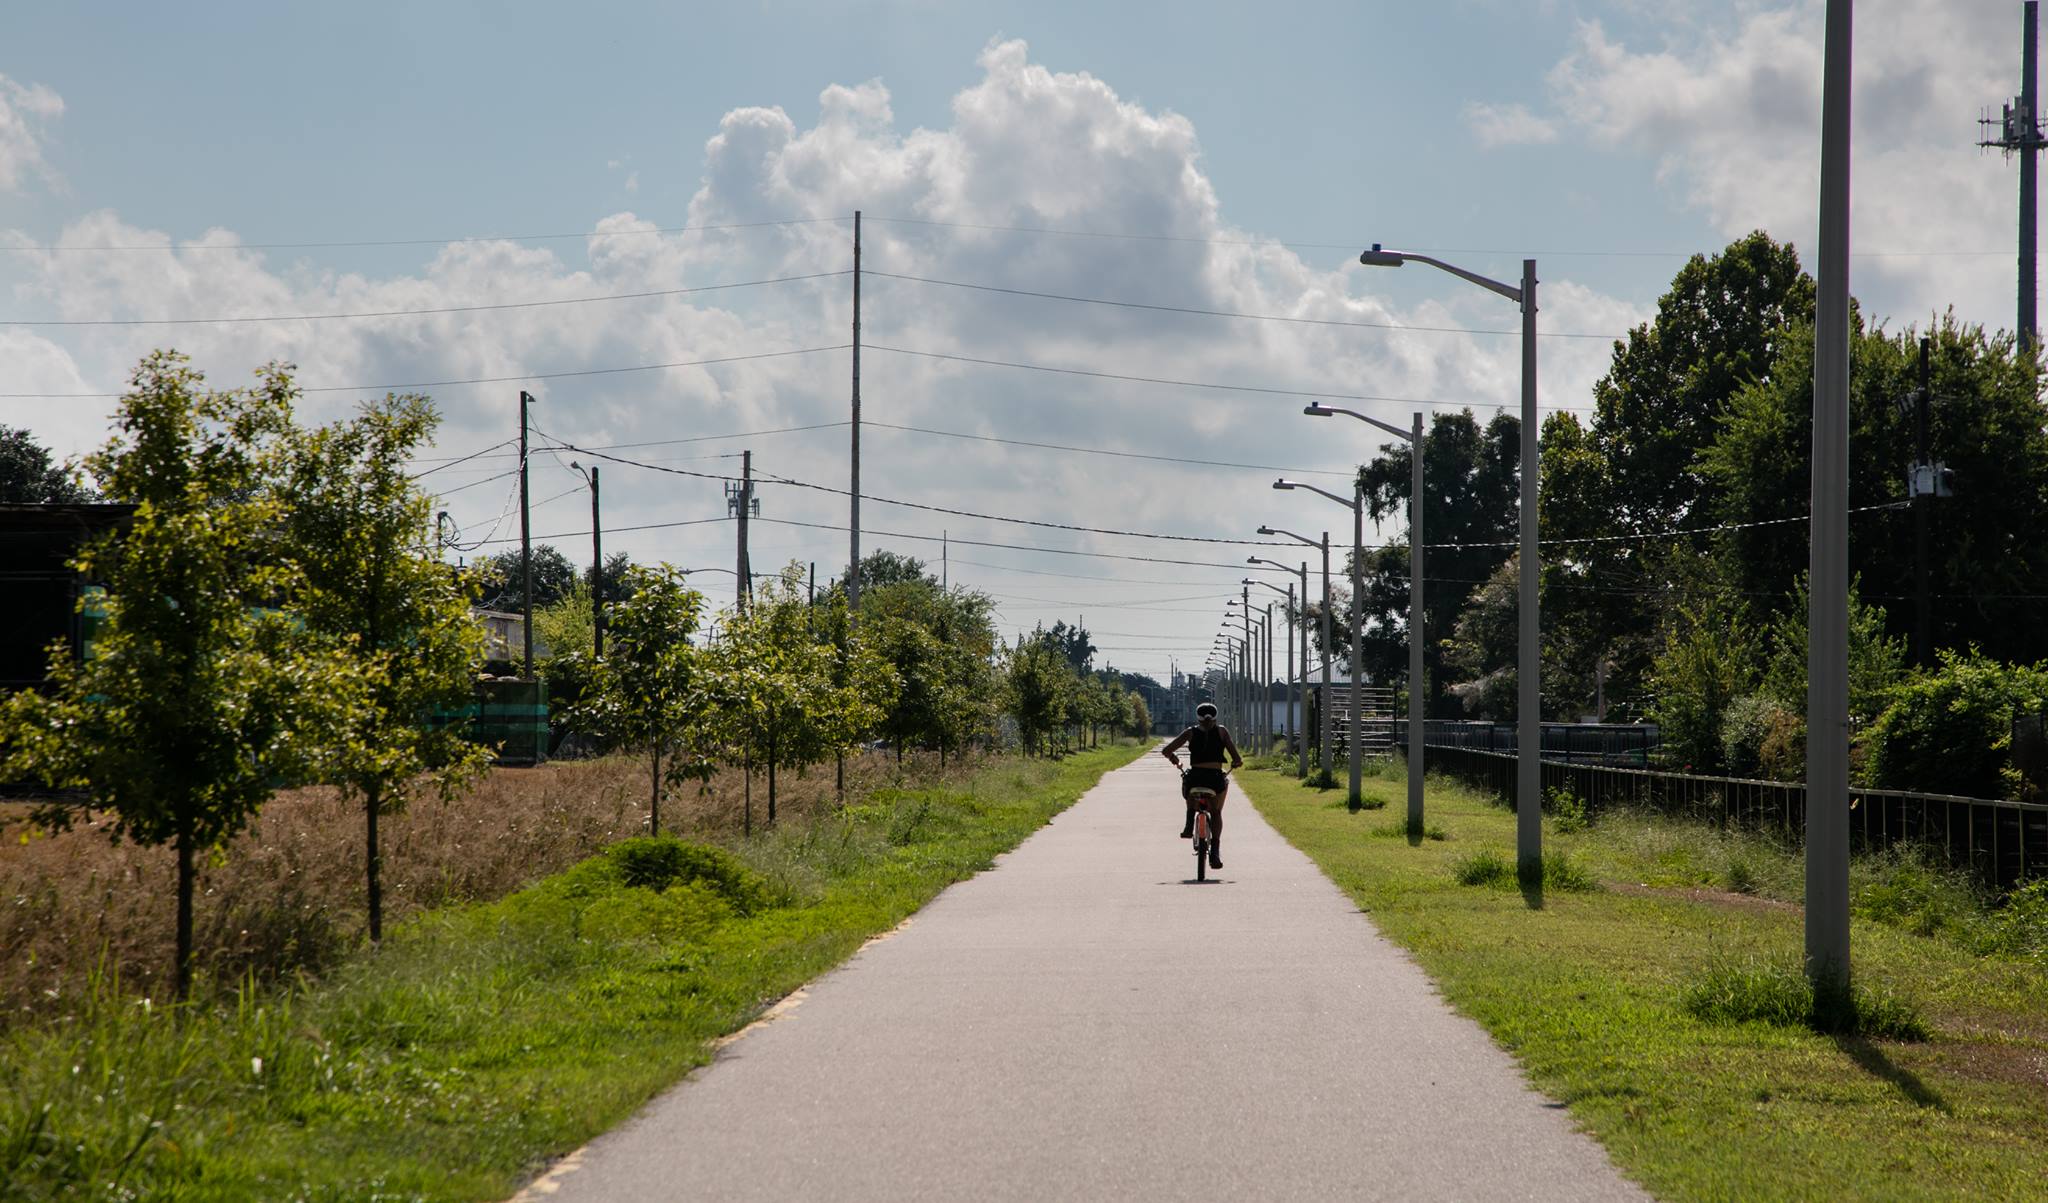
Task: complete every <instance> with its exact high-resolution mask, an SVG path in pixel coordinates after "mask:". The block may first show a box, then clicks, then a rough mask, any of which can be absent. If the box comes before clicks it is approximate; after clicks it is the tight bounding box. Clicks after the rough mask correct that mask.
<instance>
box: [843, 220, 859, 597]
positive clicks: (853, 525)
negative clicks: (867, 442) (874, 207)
mask: <svg viewBox="0 0 2048 1203" xmlns="http://www.w3.org/2000/svg"><path fill="white" fill-rule="evenodd" d="M852 455H853V483H852V484H851V485H850V486H849V489H848V491H849V492H850V493H851V494H852V500H851V509H850V512H849V513H848V515H847V531H848V534H847V545H846V621H847V623H848V624H852V623H853V622H854V621H856V616H857V615H858V614H859V613H860V210H859V209H855V210H854V211H853V450H852Z"/></svg>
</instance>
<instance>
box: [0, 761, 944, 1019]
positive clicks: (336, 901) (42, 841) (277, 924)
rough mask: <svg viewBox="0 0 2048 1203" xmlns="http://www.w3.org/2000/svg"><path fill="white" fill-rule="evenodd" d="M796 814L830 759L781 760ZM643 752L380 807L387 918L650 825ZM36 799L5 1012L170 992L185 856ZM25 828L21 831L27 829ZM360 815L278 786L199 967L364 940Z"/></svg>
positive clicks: (497, 886)
mask: <svg viewBox="0 0 2048 1203" xmlns="http://www.w3.org/2000/svg"><path fill="white" fill-rule="evenodd" d="M968 769H969V766H965V765H961V764H960V763H958V762H957V761H956V762H955V763H954V764H953V765H952V766H950V767H949V768H948V769H947V770H945V771H944V772H943V773H942V772H941V770H940V769H939V767H938V765H937V762H936V759H935V758H930V757H918V756H913V757H911V758H909V759H907V760H906V761H905V763H904V765H903V767H902V769H901V770H900V771H899V769H898V768H897V765H896V761H895V759H894V757H893V756H889V755H884V754H867V755H862V756H854V757H850V758H849V759H848V761H847V795H848V800H849V801H854V800H858V799H859V798H861V797H864V796H865V795H866V794H867V793H868V792H870V791H871V790H873V789H874V788H876V787H878V786H886V785H893V784H897V783H903V784H911V783H916V784H930V783H932V782H933V781H935V780H937V779H939V778H940V777H942V776H944V777H957V776H961V775H964V773H965V772H967V771H968ZM778 784H779V788H778V791H777V793H778V803H779V810H780V814H781V817H782V818H783V820H784V821H802V820H804V819H806V818H807V817H808V816H810V815H812V814H814V813H816V812H818V811H820V810H821V809H829V808H830V807H831V806H832V805H833V804H834V801H835V788H834V780H833V768H832V766H831V765H830V764H826V765H823V766H819V767H817V768H814V769H812V770H811V771H810V772H809V773H808V774H806V775H804V776H801V777H799V776H796V775H794V774H784V775H782V778H781V780H780V782H779V783H778ZM648 792H649V782H648V779H647V763H646V761H645V760H644V759H642V758H638V757H628V756H608V757H604V758H602V759H598V760H587V761H563V762H557V763H553V764H547V765H543V766H541V767H539V768H532V769H494V770H492V771H491V772H490V774H488V775H487V776H486V777H485V778H484V779H483V781H482V782H481V783H480V784H479V785H478V786H477V787H476V788H475V789H473V790H471V791H470V792H469V793H468V794H466V795H464V796H462V797H459V798H457V799H455V800H453V801H449V802H442V801H440V800H439V799H437V798H434V797H432V796H429V797H427V798H424V799H422V800H420V801H417V802H415V803H414V804H413V805H412V807H411V808H410V809H409V810H407V811H406V812H404V813H402V814H397V815H391V816H387V817H385V818H383V819H381V820H380V821H379V827H380V828H381V831H382V843H383V852H384V867H383V881H384V900H385V901H384V915H385V921H386V923H387V924H389V923H392V922H395V921H398V920H402V919H403V918H405V917H406V916H407V915H410V914H412V913H414V912H417V911H419V910H422V909H425V908H429V907H435V906H441V905H444V904H447V903H451V902H465V901H477V900H488V899H493V898H499V897H502V896H504V895H506V894H509V893H512V892H513V891H515V890H518V889H520V888H522V887H523V886H526V885H528V884H530V883H531V882H533V881H535V880H538V879H539V878H541V877H544V876H546V875H548V874H550V873H555V872H559V871H560V870H562V869H564V868H567V867H568V866H570V865H572V864H574V863H576V862H577V861H579V860H582V859H584V858H585V857H588V856H589V855H591V853H593V852H594V851H596V850H597V849H598V848H599V847H601V846H603V845H605V844H607V843H610V842H611V841H613V840H617V839H622V838H625V837H627V836H630V835H637V834H641V833H644V832H645V831H646V829H647V804H648ZM753 795H754V821H755V823H756V825H757V828H758V826H759V825H761V824H764V823H765V822H766V814H767V782H766V778H765V776H764V775H763V774H761V773H759V772H757V773H755V774H754V783H753ZM744 798H745V790H744V783H743V781H742V777H741V774H740V773H739V772H738V771H736V770H735V771H725V772H721V773H720V774H719V775H718V776H717V777H716V778H714V779H713V781H712V782H711V783H710V786H709V788H707V789H706V790H705V791H704V792H702V793H699V792H698V790H697V789H696V788H695V787H694V786H683V787H681V788H679V789H676V790H672V791H671V792H670V794H669V796H668V798H667V799H666V800H665V801H664V802H663V804H662V830H663V831H665V832H671V833H675V834H680V835H687V836H693V837H696V838H703V839H714V840H715V839H722V838H728V837H730V836H732V835H736V834H737V833H738V832H739V830H740V827H741V824H742V821H743V809H744ZM27 814H28V808H27V807H26V806H23V805H19V804H11V803H7V802H0V905H5V906H6V907H7V914H6V915H5V917H4V919H0V1027H4V1026H6V1025H8V1024H10V1023H12V1022H16V1021H19V1020H20V1019H22V1018H24V1017H29V1016H51V1015H57V1014H63V1013H65V1012H67V1011H69V1010H70V1009H71V1008H72V1007H73V1006H74V1005H75V1004H76V1003H77V1001H78V1000H79V999H80V997H81V995H82V993H83V992H84V990H85V989H86V988H87V985H88V982H89V979H90V977H91V975H92V974H93V973H94V972H95V970H101V971H103V972H106V973H112V974H118V976H119V979H120V981H121V983H122V985H123V988H124V989H125V990H127V991H129V992H131V993H135V994H139V995H150V994H155V993H160V992H162V991H161V989H160V983H162V982H163V981H164V980H165V978H166V976H167V974H168V973H169V970H170V960H171V949H172V936H173V925H174V923H175V918H176V916H175V914H174V910H175V905H176V904H175V900H174V899H175V896H174V894H173V881H174V870H175V863H174V861H173V858H172V854H171V852H170V850H169V849H167V848H137V847H135V846H134V845H132V844H121V845H115V844H112V843H110V842H109V841H108V839H107V834H106V830H107V829H106V826H105V824H104V823H102V822H93V823H90V824H87V823H81V824H80V825H79V826H78V827H76V828H75V829H73V830H72V831H70V832H67V833H64V834H60V835H48V834H44V833H41V832H37V831H33V830H32V829H31V828H30V827H29V825H28V823H27ZM24 835H26V836H27V837H28V838H27V840H26V842H23V836H24ZM362 845H363V814H362V808H361V804H360V803H359V802H345V801H343V800H342V799H341V797H340V796H339V795H338V794H337V792H336V791H335V790H333V789H328V788H313V789H298V790H288V791H285V792H283V793H280V794H279V795H278V796H277V797H276V798H274V799H273V800H272V801H271V802H270V804H269V805H268V806H266V807H264V809H263V812H262V813H261V814H260V815H259V816H258V817H257V820H256V822H255V823H253V824H252V825H251V826H250V828H249V830H248V831H246V832H245V833H244V834H243V835H242V836H241V837H240V838H239V839H237V840H235V841H234V843H233V844H232V845H230V846H229V848H228V849H227V851H226V854H225V856H224V857H221V858H219V859H218V860H217V861H215V862H213V863H210V864H207V865H206V866H205V867H204V869H203V871H202V876H201V880H200V882H199V887H198V893H197V895H196V900H195V905H194V918H193V940H194V950H195V955H196V957H197V959H198V964H199V969H200V972H201V976H202V979H210V980H212V981H214V982H234V981H239V980H240V979H241V978H242V976H243V975H244V974H250V973H253V974H255V975H256V976H257V977H259V978H276V977H280V976H286V975H290V974H294V973H300V972H305V973H318V972H320V971H321V970H322V969H325V968H327V967H328V966H330V965H332V964H334V963H335V962H336V961H337V960H338V959H339V958H341V957H342V956H345V955H347V954H348V953H349V952H351V951H354V950H355V949H356V948H358V947H359V946H360V945H361V943H362V942H363V939H364V934H363V929H364V909H363V908H364V901H363V894H364V888H365V887H364V881H363V876H364V875H363V846H362Z"/></svg>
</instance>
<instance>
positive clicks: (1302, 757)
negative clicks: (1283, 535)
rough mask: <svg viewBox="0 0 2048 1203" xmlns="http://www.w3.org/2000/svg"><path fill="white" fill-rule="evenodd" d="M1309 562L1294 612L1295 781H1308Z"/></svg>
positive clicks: (1305, 564)
mask: <svg viewBox="0 0 2048 1203" xmlns="http://www.w3.org/2000/svg"><path fill="white" fill-rule="evenodd" d="M1307 616H1308V561H1307V560H1303V561H1302V562H1301V608H1300V609H1298V610H1296V611H1295V612H1294V625H1295V626H1296V627H1297V628H1299V629H1298V630H1297V631H1296V632H1295V634H1296V635H1298V636H1299V637H1300V639H1301V671H1300V672H1299V673H1297V674H1296V677H1297V679H1296V681H1295V683H1294V685H1295V690H1294V737H1295V739H1297V740H1299V741H1300V745H1299V746H1298V747H1297V748H1296V749H1295V751H1296V753H1297V755H1296V756H1295V764H1294V779H1295V780H1296V781H1306V780H1308V623H1307V622H1305V621H1303V620H1304V619H1305V618H1306V617H1307Z"/></svg>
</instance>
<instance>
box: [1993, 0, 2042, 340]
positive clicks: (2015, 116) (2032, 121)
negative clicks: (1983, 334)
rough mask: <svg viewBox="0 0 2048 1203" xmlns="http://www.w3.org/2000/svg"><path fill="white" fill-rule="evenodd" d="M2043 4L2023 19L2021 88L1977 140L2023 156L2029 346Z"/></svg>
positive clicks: (2024, 333)
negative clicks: (1982, 136)
mask: <svg viewBox="0 0 2048 1203" xmlns="http://www.w3.org/2000/svg"><path fill="white" fill-rule="evenodd" d="M2040 7H2041V6H2040V2H2039V0H2026V4H2025V6H2024V12H2023V15H2022V16H2021V19H2020V29H2021V41H2020V94H2019V96H2018V97H2017V98H2015V99H2013V100H2011V101H2008V102H2007V103H2006V105H2005V111H2004V113H2003V114H2002V115H2001V116H1999V117H1993V116H1991V114H1990V112H1989V111H1988V110H1987V111H1986V112H1985V114H1984V115H1983V116H1982V117H1980V118H1979V119H1978V124H1979V125H1980V126H1982V127H1983V129H1984V132H1985V135H1986V136H1985V137H1984V139H1983V140H1981V141H1979V142H1978V143H1977V145H1979V146H1982V147H1987V148H1995V149H1997V150H2001V151H2003V152H2005V156H2006V157H2007V158H2011V157H2012V156H2013V155H2015V154H2017V155H2018V156H2019V157H2020V264H2019V266H2020V273H2019V300H2020V303H2019V340H2020V347H2021V348H2022V349H2024V350H2029V351H2031V350H2032V349H2033V348H2034V347H2035V345H2036V344H2037V343H2038V342H2039V341H2040V340H2039V335H2038V330H2037V327H2036V323H2035V319H2034V303H2035V292H2036V290H2035V282H2034V266H2035V256H2034V232H2035V202H2034V196H2035V173H2036V171H2037V169H2038V164H2037V162H2036V156H2038V155H2039V154H2040V152H2041V147H2042V146H2043V145H2044V142H2043V140H2042V137H2041V118H2040V107H2039V103H2038V95H2039V91H2040V89H2039V76H2040V62H2041V60H2040V52H2039V45H2040Z"/></svg>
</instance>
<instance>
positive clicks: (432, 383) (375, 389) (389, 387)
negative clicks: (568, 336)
mask: <svg viewBox="0 0 2048 1203" xmlns="http://www.w3.org/2000/svg"><path fill="white" fill-rule="evenodd" d="M852 345H853V344H851V343H834V344H832V345H830V346H824V347H796V348H793V349H791V350H788V351H756V352H754V353H752V354H750V355H720V356H717V357H715V358H711V359H684V360H678V361H676V362H674V363H641V364H634V365H632V366H630V367H622V368H578V369H574V370H571V371H565V372H525V373H522V374H519V375H513V376H476V377H472V378H470V379H468V380H414V381H411V382H409V383H404V384H327V385H319V386H311V387H304V388H301V389H299V391H300V392H302V393H395V392H399V391H401V390H406V389H424V388H453V387H455V386H457V385H466V384H517V383H520V382H522V381H527V380H568V379H572V378H575V377H581V376H616V375H619V374H621V373H624V372H659V371H665V370H667V369H669V368H701V367H711V366H715V365H717V364H721V363H745V362H747V361H749V360H755V359H782V358H786V357H788V356H791V355H817V354H821V353H823V352H826V351H844V350H846V349H847V348H848V347H850V346H852ZM126 395H127V394H126V393H0V401H39V400H53V401H64V400H91V399H97V398H105V397H123V396H126Z"/></svg>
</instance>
